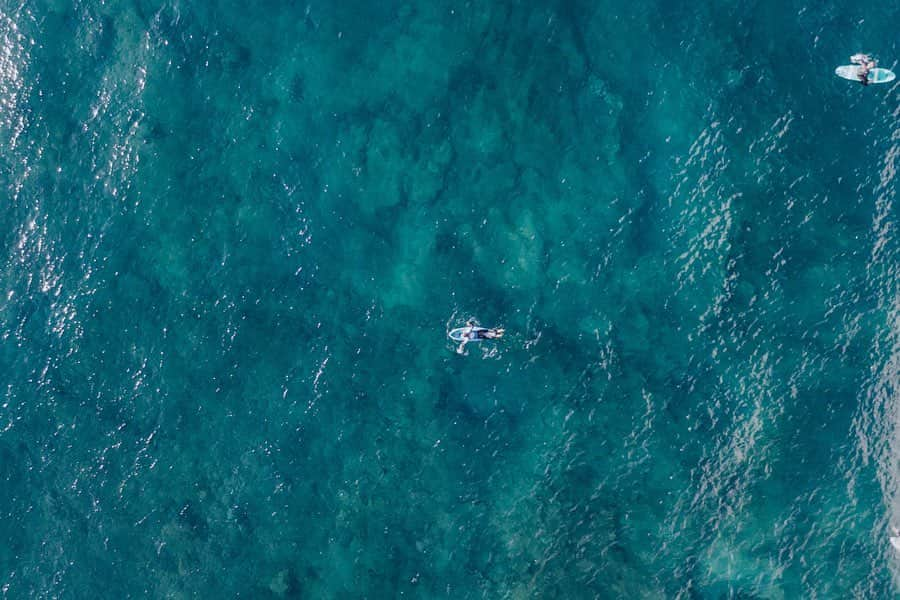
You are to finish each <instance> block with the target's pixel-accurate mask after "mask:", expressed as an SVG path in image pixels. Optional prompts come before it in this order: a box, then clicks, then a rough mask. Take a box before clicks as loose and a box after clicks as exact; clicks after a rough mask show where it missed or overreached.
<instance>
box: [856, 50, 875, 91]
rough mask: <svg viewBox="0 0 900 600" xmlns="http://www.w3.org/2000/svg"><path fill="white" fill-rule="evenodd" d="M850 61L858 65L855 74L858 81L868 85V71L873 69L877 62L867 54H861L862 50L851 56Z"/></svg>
mask: <svg viewBox="0 0 900 600" xmlns="http://www.w3.org/2000/svg"><path fill="white" fill-rule="evenodd" d="M850 62H852V63H853V64H855V65H859V72H858V74H857V77H859V82H860V83H861V84H863V85H869V71H871V70H872V69H874V68H875V65H877V64H878V62H877V61H876V60H875V59H874V58H872V57H871V56H869V55H868V54H863V53H862V52H859V53H857V54H854V55H853V56H851V57H850Z"/></svg>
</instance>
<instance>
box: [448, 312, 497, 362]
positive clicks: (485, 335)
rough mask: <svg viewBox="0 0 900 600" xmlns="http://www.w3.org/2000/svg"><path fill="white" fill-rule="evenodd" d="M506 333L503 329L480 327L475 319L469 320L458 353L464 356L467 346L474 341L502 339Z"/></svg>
mask: <svg viewBox="0 0 900 600" xmlns="http://www.w3.org/2000/svg"><path fill="white" fill-rule="evenodd" d="M504 332H505V331H504V329H503V328H502V327H491V328H485V327H479V326H478V323H477V322H476V321H475V319H469V320H468V321H466V327H465V331H463V333H462V342H460V344H459V348H457V349H456V352H457V353H459V354H462V353H463V349H464V348H465V347H466V344H468V343H469V342H471V341H473V340H496V339H498V338H502V337H503V334H504Z"/></svg>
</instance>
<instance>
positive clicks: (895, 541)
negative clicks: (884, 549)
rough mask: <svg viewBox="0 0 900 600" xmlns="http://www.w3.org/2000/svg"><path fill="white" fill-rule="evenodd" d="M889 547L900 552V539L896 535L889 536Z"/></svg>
mask: <svg viewBox="0 0 900 600" xmlns="http://www.w3.org/2000/svg"><path fill="white" fill-rule="evenodd" d="M890 539H891V546H893V547H894V549H895V550H900V537H897V536H896V535H892V536H891V538H890Z"/></svg>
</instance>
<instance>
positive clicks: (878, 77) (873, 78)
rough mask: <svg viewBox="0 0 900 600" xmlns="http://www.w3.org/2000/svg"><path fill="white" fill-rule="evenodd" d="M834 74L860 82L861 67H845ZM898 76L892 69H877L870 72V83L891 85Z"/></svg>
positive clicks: (836, 70)
mask: <svg viewBox="0 0 900 600" xmlns="http://www.w3.org/2000/svg"><path fill="white" fill-rule="evenodd" d="M834 74H835V75H837V76H838V77H841V78H843V79H849V80H850V81H859V65H843V66H840V67H838V68H837V69H835V70H834ZM896 78H897V76H896V75H895V74H894V72H893V71H891V70H890V69H882V68H881V67H875V68H874V69H870V70H869V83H890V82H891V81H893V80H895V79H896Z"/></svg>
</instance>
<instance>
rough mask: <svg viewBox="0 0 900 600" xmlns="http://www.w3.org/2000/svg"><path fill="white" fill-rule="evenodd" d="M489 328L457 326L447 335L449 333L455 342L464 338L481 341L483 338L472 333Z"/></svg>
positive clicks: (469, 340) (470, 341) (470, 340)
mask: <svg viewBox="0 0 900 600" xmlns="http://www.w3.org/2000/svg"><path fill="white" fill-rule="evenodd" d="M487 330H488V328H487V327H468V326H467V327H457V328H456V329H451V330H450V331H449V332H448V333H447V335H449V336H450V339H451V340H453V341H454V342H461V341H463V340H466V341H467V342H469V343H472V342H480V341H481V338H479V337H476V336H475V335H472V334H475V333H478V332H479V331H487ZM468 336H471V337H468Z"/></svg>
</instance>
